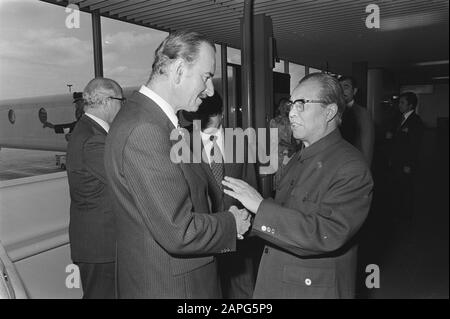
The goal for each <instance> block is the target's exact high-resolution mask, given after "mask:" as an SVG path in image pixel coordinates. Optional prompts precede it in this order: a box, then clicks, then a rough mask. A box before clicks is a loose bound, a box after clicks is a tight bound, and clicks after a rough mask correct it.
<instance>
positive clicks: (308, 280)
mask: <svg viewBox="0 0 450 319" xmlns="http://www.w3.org/2000/svg"><path fill="white" fill-rule="evenodd" d="M305 285H307V286H311V279H309V278H306V279H305Z"/></svg>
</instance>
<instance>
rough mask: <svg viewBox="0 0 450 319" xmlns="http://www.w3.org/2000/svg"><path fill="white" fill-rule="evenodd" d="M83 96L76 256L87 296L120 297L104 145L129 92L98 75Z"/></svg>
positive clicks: (74, 208) (72, 178)
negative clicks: (126, 93) (124, 95)
mask: <svg viewBox="0 0 450 319" xmlns="http://www.w3.org/2000/svg"><path fill="white" fill-rule="evenodd" d="M83 96H84V100H85V101H86V104H85V113H84V115H82V116H81V118H80V120H79V121H78V124H77V125H76V127H75V129H74V131H73V133H72V137H71V139H70V141H69V143H68V148H67V176H68V179H69V188H70V199H71V202H70V223H69V237H70V250H71V257H72V260H73V262H74V263H75V264H76V265H78V268H79V270H80V275H81V284H82V286H83V298H114V297H115V279H114V277H115V250H116V238H115V234H114V219H113V214H112V209H111V197H110V194H109V191H108V187H107V181H106V174H105V166H104V148H105V140H106V135H107V133H108V130H109V125H110V124H111V123H112V121H113V119H114V117H115V116H116V114H117V112H118V111H119V109H120V107H121V100H123V95H122V89H121V87H120V86H119V84H117V83H116V82H115V81H113V80H110V79H106V78H96V79H93V80H91V81H90V82H89V83H88V85H87V86H86V88H85V89H84V92H83Z"/></svg>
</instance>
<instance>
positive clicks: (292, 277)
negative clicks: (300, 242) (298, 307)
mask: <svg viewBox="0 0 450 319" xmlns="http://www.w3.org/2000/svg"><path fill="white" fill-rule="evenodd" d="M335 278H336V274H335V270H334V269H333V268H308V267H303V266H297V265H286V266H284V269H283V292H282V298H285V299H292V298H295V299H333V298H337V294H336V287H335V286H336V283H335Z"/></svg>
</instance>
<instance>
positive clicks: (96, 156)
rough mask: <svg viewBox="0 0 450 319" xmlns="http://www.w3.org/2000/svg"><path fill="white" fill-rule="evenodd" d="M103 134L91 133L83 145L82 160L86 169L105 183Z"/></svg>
mask: <svg viewBox="0 0 450 319" xmlns="http://www.w3.org/2000/svg"><path fill="white" fill-rule="evenodd" d="M104 154H105V136H102V135H99V134H97V135H92V136H91V137H89V138H88V139H87V140H86V141H85V142H84V145H83V162H84V164H85V165H86V169H87V170H88V171H89V172H90V173H91V174H92V175H94V176H95V177H96V178H98V179H99V180H100V181H102V183H104V184H106V183H107V181H106V172H105V165H104Z"/></svg>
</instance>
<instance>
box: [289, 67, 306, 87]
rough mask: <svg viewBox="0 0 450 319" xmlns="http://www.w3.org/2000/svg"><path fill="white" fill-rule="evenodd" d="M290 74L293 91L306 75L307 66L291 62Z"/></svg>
mask: <svg viewBox="0 0 450 319" xmlns="http://www.w3.org/2000/svg"><path fill="white" fill-rule="evenodd" d="M289 74H290V75H291V93H292V90H294V89H295V87H296V86H297V84H298V82H300V80H301V79H302V78H303V77H304V76H305V66H303V65H300V64H295V63H291V62H289Z"/></svg>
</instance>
